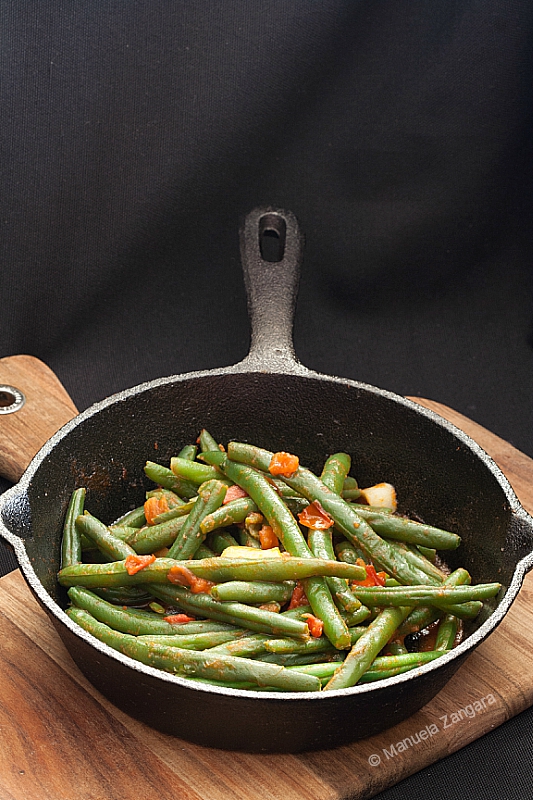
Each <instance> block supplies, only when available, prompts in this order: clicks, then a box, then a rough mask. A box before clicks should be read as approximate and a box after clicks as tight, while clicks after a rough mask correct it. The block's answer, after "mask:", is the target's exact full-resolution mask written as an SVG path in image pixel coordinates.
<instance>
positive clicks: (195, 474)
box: [170, 448, 229, 486]
mask: <svg viewBox="0 0 533 800" xmlns="http://www.w3.org/2000/svg"><path fill="white" fill-rule="evenodd" d="M208 452H209V451H208ZM217 453H220V450H219V449H218V448H217ZM170 469H171V471H172V472H173V474H174V475H176V476H177V477H178V478H180V479H184V480H187V481H190V482H191V483H193V484H195V486H200V485H201V484H202V483H205V482H206V481H211V480H219V481H224V483H229V481H228V480H227V479H226V478H224V476H223V475H221V473H220V472H219V470H218V469H216V467H211V466H209V465H208V464H201V463H200V462H199V461H189V460H188V459H187V458H178V457H177V456H176V457H174V458H171V459H170Z"/></svg>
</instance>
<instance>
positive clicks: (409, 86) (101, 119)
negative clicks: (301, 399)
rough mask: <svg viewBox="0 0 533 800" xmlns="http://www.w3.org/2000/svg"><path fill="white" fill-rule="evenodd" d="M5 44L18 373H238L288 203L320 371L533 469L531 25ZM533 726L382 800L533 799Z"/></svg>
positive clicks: (113, 13) (183, 21)
mask: <svg viewBox="0 0 533 800" xmlns="http://www.w3.org/2000/svg"><path fill="white" fill-rule="evenodd" d="M0 20H1V25H0V35H1V39H2V45H1V48H0V59H1V73H0V75H1V99H2V114H1V118H0V136H1V147H2V155H1V167H0V168H1V195H0V225H1V228H0V230H1V234H0V236H1V240H0V241H1V244H0V246H1V262H0V263H1V267H0V298H1V309H2V311H1V315H0V356H8V355H13V354H16V353H30V354H32V355H35V356H38V357H39V358H42V359H43V360H44V361H46V362H47V363H48V364H49V365H50V366H51V367H52V368H53V369H54V370H55V371H56V373H57V374H58V375H59V377H60V379H61V380H62V382H63V383H64V385H65V386H66V387H67V389H68V390H69V392H70V393H71V395H72V397H73V399H74V400H75V402H76V403H77V405H78V407H79V408H80V409H82V408H85V407H87V406H88V405H90V404H91V403H92V402H94V401H96V400H98V399H100V398H102V397H105V396H107V395H109V394H111V393H113V392H115V391H117V390H119V389H122V388H126V387H128V386H132V385H134V384H136V383H138V382H141V381H144V380H147V379H150V378H154V377H159V376H163V375H170V374H174V373H178V372H183V371H189V370H196V369H204V368H210V367H215V366H223V365H226V364H230V363H233V362H236V361H237V360H239V359H240V358H242V357H243V356H244V355H245V354H246V352H247V348H248V343H249V331H248V321H247V313H246V300H245V294H244V286H243V281H242V275H241V271H240V265H239V256H238V237H237V229H238V225H239V222H240V219H241V218H242V216H243V215H244V214H246V212H247V211H249V210H250V209H252V208H253V207H255V206H257V205H264V204H273V205H275V206H278V207H282V208H289V209H291V210H292V211H293V212H294V213H295V214H296V215H297V216H298V218H299V220H300V222H301V225H302V227H303V229H304V231H305V236H306V255H305V262H304V266H303V273H302V280H301V288H300V295H299V301H298V307H297V313H296V321H295V346H296V351H297V354H298V356H299V357H300V359H301V360H302V361H303V362H304V363H305V364H306V365H307V366H309V367H312V368H315V369H318V370H319V371H322V372H326V373H330V374H337V375H342V376H347V377H351V378H356V379H358V380H363V381H366V382H368V383H372V384H376V385H378V386H380V387H383V388H387V389H391V390H393V391H396V392H399V393H401V394H419V395H424V396H426V397H431V398H433V399H436V400H439V401H441V402H444V403H447V404H448V405H451V406H453V407H454V408H456V409H457V410H459V411H461V412H462V413H464V414H466V415H468V416H470V417H472V418H473V419H475V420H476V421H477V422H479V423H481V424H482V425H485V426H486V427H488V428H490V429H491V430H493V431H494V432H495V433H497V434H499V435H500V436H502V437H504V438H505V439H507V440H509V441H510V442H512V443H513V444H514V445H515V446H516V447H518V448H520V449H522V450H523V451H524V452H526V453H528V454H529V455H530V456H533V441H532V435H531V434H532V421H533V420H532V402H531V400H532V397H533V370H532V363H531V361H532V359H531V355H532V353H531V324H532V314H531V310H532V309H531V305H532V304H531V298H532V292H531V289H532V286H531V252H532V248H531V211H532V208H531V205H532V203H531V183H532V182H531V116H532V108H533V106H532V97H531V94H532V92H531V78H532V69H531V67H532V63H531V62H532V55H533V47H532V42H531V38H532V32H533V5H532V4H531V3H528V2H526V0H506V2H504V0H483V2H481V0H461V2H455V0H450V1H449V2H440V0H439V1H437V0H424V1H422V0H418V1H417V0H409V2H405V3H398V2H394V1H393V0H374V1H373V0H366V2H363V0H327V1H324V2H319V0H291V1H290V2H289V1H288V0H265V1H264V2H262V3H251V2H250V1H249V0H225V2H224V3H218V2H214V0H196V2H194V3H192V2H176V0H173V2H170V0H167V1H166V2H165V1H163V0H162V1H161V2H154V0H151V1H150V2H145V1H144V0H114V1H112V2H108V3H103V2H98V0H93V2H90V3H87V2H76V3H72V2H70V1H68V2H67V1H66V0H49V2H47V3H42V2H31V1H30V0H26V1H24V0H20V1H19V2H14V1H13V0H4V2H3V3H2V4H1V7H0ZM2 486H3V487H4V488H5V484H2ZM2 559H3V561H2V564H3V569H4V571H6V570H9V569H11V568H13V567H14V563H13V561H12V559H11V556H10V554H9V553H8V552H7V551H5V552H3V553H2ZM532 720H533V715H532V713H531V712H525V713H524V714H522V715H521V716H520V717H519V718H517V719H516V720H514V721H512V722H511V723H508V724H507V725H505V726H503V728H501V729H500V730H498V731H495V732H494V733H491V734H490V735H489V736H486V737H484V738H483V739H482V740H481V741H480V742H477V743H475V744H474V745H471V746H470V747H468V748H467V749H466V750H465V751H463V752H462V753H461V754H457V755H455V756H452V757H450V758H449V759H446V760H445V761H443V762H441V763H440V764H438V765H435V766H433V767H431V768H430V769H428V770H425V771H424V772H422V773H420V774H418V775H417V776H415V777H413V778H411V779H409V780H408V781H407V782H404V783H403V784H401V785H400V786H399V787H396V788H394V789H391V790H390V791H388V792H385V793H383V794H382V795H380V797H382V798H383V800H385V798H387V800H393V798H399V797H402V796H404V794H405V795H407V793H408V792H409V796H410V797H412V798H417V797H422V796H424V798H435V800H436V799H437V798H456V797H457V798H459V797H461V798H462V797H463V796H464V792H465V787H467V788H468V793H469V795H470V797H472V798H478V797H479V798H481V797H485V796H486V794H487V792H490V795H491V796H494V797H499V798H509V800H511V798H523V797H533V788H532V777H533V776H532V768H531V758H530V757H531V750H532V745H533V733H532V726H531V722H532ZM511 772H512V773H513V776H514V777H512V778H510V773H511Z"/></svg>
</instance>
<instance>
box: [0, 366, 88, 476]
mask: <svg viewBox="0 0 533 800" xmlns="http://www.w3.org/2000/svg"><path fill="white" fill-rule="evenodd" d="M0 384H3V385H8V386H12V387H14V388H15V389H18V390H19V391H20V392H22V394H23V395H24V396H25V398H26V403H25V405H24V406H23V407H22V408H21V409H20V411H17V412H16V413H14V414H2V415H0V474H1V475H2V477H4V478H7V479H8V480H10V481H12V482H13V483H16V482H17V481H18V480H19V478H20V476H21V475H22V473H23V472H24V470H25V469H26V467H27V466H28V464H29V463H30V461H31V459H32V458H33V456H34V455H35V453H36V452H37V451H38V450H39V449H40V448H41V447H42V446H43V444H44V443H45V442H46V441H47V440H48V439H49V438H50V437H51V436H53V435H54V433H56V432H57V431H58V430H59V428H61V427H62V426H63V425H64V424H65V423H66V422H68V421H69V420H71V419H72V418H73V417H74V416H76V414H77V413H78V410H77V408H76V406H75V405H74V403H73V402H72V400H71V398H70V396H69V395H68V393H67V391H66V389H65V388H64V387H63V385H62V384H61V382H60V381H59V379H58V378H57V377H56V376H55V374H54V373H53V372H52V370H51V369H50V368H49V367H47V366H46V364H44V363H43V362H42V361H40V360H39V359H38V358H34V357H33V356H24V355H21V356H9V357H8V358H0Z"/></svg>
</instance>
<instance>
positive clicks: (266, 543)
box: [259, 525, 279, 550]
mask: <svg viewBox="0 0 533 800" xmlns="http://www.w3.org/2000/svg"><path fill="white" fill-rule="evenodd" d="M259 541H260V542H261V549H262V550H270V549H271V548H272V547H279V541H278V537H277V536H276V534H275V533H274V531H273V530H272V528H271V527H270V525H262V526H261V528H260V529H259Z"/></svg>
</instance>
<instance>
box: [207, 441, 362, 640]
mask: <svg viewBox="0 0 533 800" xmlns="http://www.w3.org/2000/svg"><path fill="white" fill-rule="evenodd" d="M204 455H205V457H206V458H207V456H209V457H213V456H217V457H218V454H216V453H208V454H204ZM220 455H221V456H223V458H222V459H220V462H219V466H220V468H221V469H222V471H223V472H224V473H225V474H226V475H227V477H228V478H229V479H230V480H231V481H233V482H234V483H236V484H237V485H238V486H240V487H241V488H242V489H244V490H245V491H246V492H247V494H248V495H249V496H250V497H251V498H252V499H253V500H254V501H255V503H256V505H257V507H258V508H259V510H260V511H261V513H262V514H264V516H265V517H266V518H267V520H268V523H269V525H271V526H272V529H273V531H274V533H275V534H276V536H277V537H278V539H280V540H281V542H282V543H283V547H284V548H285V550H287V552H288V553H290V554H291V555H292V556H299V557H300V558H304V559H305V558H312V557H313V554H312V552H311V550H310V548H309V546H308V544H307V542H306V541H305V538H304V536H303V534H302V532H301V530H300V527H299V526H298V523H297V522H296V520H295V518H294V517H293V515H292V514H291V512H290V511H289V509H288V508H287V507H286V505H285V504H284V503H283V501H282V500H281V499H280V497H279V496H278V494H277V492H276V491H275V489H273V488H272V486H271V485H270V484H269V482H268V480H267V479H266V478H265V477H264V476H263V475H261V474H259V473H258V472H257V470H254V469H252V468H250V467H247V466H246V465H243V464H237V463H234V462H231V461H229V459H227V458H225V456H224V454H223V453H220ZM304 588H305V593H306V595H307V598H308V600H309V603H310V604H311V607H312V609H313V614H315V615H316V616H317V617H319V618H320V619H321V620H322V622H323V624H324V632H325V633H326V636H327V637H328V639H330V641H331V642H332V644H333V645H334V646H335V647H338V648H339V649H344V648H346V647H348V646H349V633H348V630H347V628H346V625H345V623H344V620H343V619H342V617H341V616H340V614H339V611H338V609H337V606H336V605H335V603H334V602H333V599H332V597H331V592H330V591H329V588H328V586H327V584H326V582H325V579H324V578H323V577H313V578H308V579H305V580H304Z"/></svg>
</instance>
